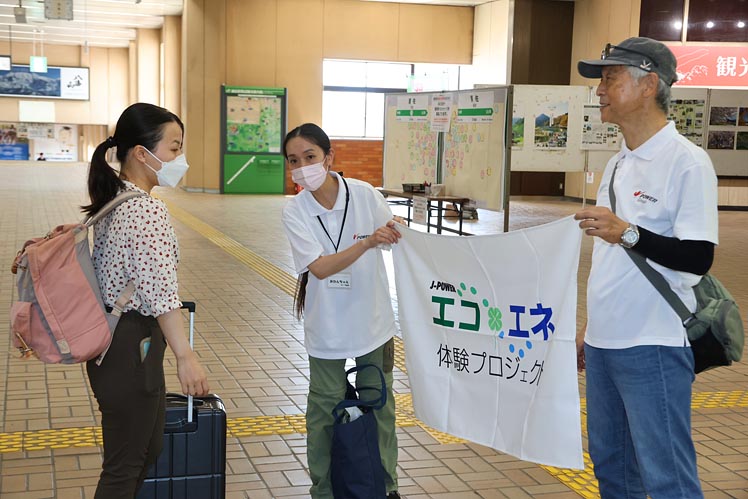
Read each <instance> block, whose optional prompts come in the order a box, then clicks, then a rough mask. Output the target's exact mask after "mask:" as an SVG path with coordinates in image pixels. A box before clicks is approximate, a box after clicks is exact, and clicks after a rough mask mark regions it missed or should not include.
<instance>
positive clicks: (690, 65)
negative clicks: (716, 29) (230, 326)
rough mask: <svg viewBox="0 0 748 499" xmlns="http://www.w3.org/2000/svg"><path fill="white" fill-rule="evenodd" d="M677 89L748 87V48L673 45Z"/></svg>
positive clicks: (671, 46) (671, 48)
mask: <svg viewBox="0 0 748 499" xmlns="http://www.w3.org/2000/svg"><path fill="white" fill-rule="evenodd" d="M669 48H670V50H672V51H673V54H675V58H676V59H677V60H678V68H677V72H678V81H677V82H676V85H677V86H697V87H743V88H745V87H748V46H745V45H743V46H729V45H725V46H722V45H670V46H669Z"/></svg>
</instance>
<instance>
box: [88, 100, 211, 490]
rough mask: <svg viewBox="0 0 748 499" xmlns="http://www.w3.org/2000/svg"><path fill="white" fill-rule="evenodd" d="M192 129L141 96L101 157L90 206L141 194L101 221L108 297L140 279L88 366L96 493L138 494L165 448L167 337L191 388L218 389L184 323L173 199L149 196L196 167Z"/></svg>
mask: <svg viewBox="0 0 748 499" xmlns="http://www.w3.org/2000/svg"><path fill="white" fill-rule="evenodd" d="M183 135H184V126H183V125H182V122H181V121H180V120H179V118H178V117H177V116H176V115H174V114H172V113H170V112H169V111H167V110H166V109H163V108H160V107H157V106H154V105H152V104H144V103H138V104H133V105H132V106H130V107H128V108H127V109H126V110H125V111H124V112H123V113H122V115H121V116H120V118H119V120H118V121H117V127H116V129H115V132H114V136H112V137H109V138H108V139H107V140H105V141H104V142H102V143H101V144H100V145H99V146H98V147H97V148H96V150H95V151H94V153H93V156H92V158H91V168H90V171H89V175H88V192H89V196H90V198H91V204H89V205H88V206H84V207H83V211H84V212H85V213H87V214H89V215H91V214H93V213H96V212H97V211H99V209H101V207H102V206H104V205H105V204H106V203H107V202H109V201H110V200H112V199H113V198H114V197H115V196H116V195H117V194H118V193H120V192H122V191H134V192H137V193H139V194H140V196H139V197H134V198H131V199H129V200H128V201H126V202H124V203H123V204H121V205H119V206H118V207H117V208H115V209H114V210H113V211H112V212H111V213H109V215H107V216H106V217H104V218H103V219H101V221H99V222H98V223H97V224H95V225H94V249H93V254H92V259H93V263H94V270H95V271H96V277H97V278H98V281H99V286H100V287H101V292H102V296H103V298H104V302H105V304H106V305H107V306H108V307H114V305H115V303H114V302H115V301H116V297H118V296H119V295H120V293H122V291H123V289H124V288H125V286H126V285H127V284H128V283H133V284H134V286H135V292H134V293H133V295H132V297H131V298H130V300H129V301H128V302H127V303H126V304H125V305H124V308H123V314H122V316H121V319H120V321H119V323H118V324H117V329H116V330H115V331H114V336H113V337H112V344H111V346H110V347H109V350H108V351H107V355H106V357H105V358H104V361H103V362H102V364H101V365H100V366H97V365H96V362H95V361H90V362H88V363H87V365H86V369H87V371H88V377H89V380H90V382H91V388H92V389H93V392H94V395H95V396H96V400H97V401H98V403H99V409H100V411H101V426H102V432H103V439H104V463H103V466H102V468H103V469H102V472H101V477H100V478H99V483H98V486H97V488H96V495H95V496H94V497H95V498H96V499H119V498H122V499H133V498H134V497H135V496H136V494H137V491H138V489H140V486H141V485H142V484H143V481H144V479H145V475H146V472H147V470H148V468H149V467H150V465H151V464H152V463H153V462H155V460H156V459H157V458H158V456H159V454H160V453H161V443H162V438H163V430H164V414H165V407H166V405H165V404H166V401H165V387H164V371H163V358H164V350H165V347H166V341H165V340H168V345H169V347H170V348H171V349H172V350H173V351H174V355H175V356H176V359H177V374H178V377H179V381H180V383H181V385H182V391H183V392H184V393H185V394H189V395H205V394H207V393H208V391H209V387H208V382H207V379H206V376H205V372H204V370H203V368H202V367H201V366H200V363H199V362H198V360H197V357H196V356H195V355H194V353H193V352H192V350H191V349H190V347H189V343H188V341H187V337H186V335H185V334H184V330H183V329H184V328H183V324H182V314H181V312H180V307H181V302H180V301H179V296H178V294H177V262H178V257H179V247H178V246H177V240H176V236H175V234H174V229H173V228H172V226H171V224H170V222H169V215H168V213H167V211H166V205H165V204H164V203H163V201H160V200H157V199H154V198H152V197H151V196H150V195H149V193H150V192H151V189H152V188H153V187H154V186H155V185H168V186H172V187H174V186H176V185H177V184H178V183H179V180H180V179H181V177H182V175H184V172H185V171H186V170H187V162H186V161H185V160H184V155H183V154H182V138H183ZM112 147H116V148H117V159H118V160H119V163H120V171H119V172H117V171H115V170H114V169H112V167H111V166H110V165H109V164H108V163H107V161H106V152H107V151H108V150H109V149H110V148H112Z"/></svg>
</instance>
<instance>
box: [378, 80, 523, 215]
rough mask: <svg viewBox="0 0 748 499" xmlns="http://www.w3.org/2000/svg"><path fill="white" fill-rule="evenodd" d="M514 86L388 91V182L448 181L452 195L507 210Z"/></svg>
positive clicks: (395, 185)
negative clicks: (509, 109) (509, 122)
mask: <svg viewBox="0 0 748 499" xmlns="http://www.w3.org/2000/svg"><path fill="white" fill-rule="evenodd" d="M509 102H511V88H510V87H490V88H481V89H476V90H462V91H454V92H424V93H415V94H414V93H408V94H388V95H387V97H386V99H385V132H384V186H385V188H387V189H402V184H405V183H422V182H429V183H443V184H444V186H445V189H444V192H442V194H446V195H449V196H462V197H466V198H470V199H471V200H472V201H474V202H475V205H476V206H477V207H479V208H485V209H491V210H501V209H502V204H503V193H504V178H505V175H504V170H505V168H506V165H507V164H508V157H507V156H508V146H507V144H508V140H509V137H508V135H507V131H506V130H507V126H506V123H507V113H506V110H507V105H508V103H509Z"/></svg>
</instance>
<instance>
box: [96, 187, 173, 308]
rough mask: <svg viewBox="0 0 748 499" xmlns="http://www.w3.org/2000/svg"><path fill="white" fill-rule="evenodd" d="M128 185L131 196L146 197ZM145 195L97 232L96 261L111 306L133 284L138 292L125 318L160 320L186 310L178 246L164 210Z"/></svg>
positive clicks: (109, 217)
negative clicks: (130, 313)
mask: <svg viewBox="0 0 748 499" xmlns="http://www.w3.org/2000/svg"><path fill="white" fill-rule="evenodd" d="M124 183H125V190H127V191H139V192H143V193H145V191H143V190H142V189H140V188H139V187H137V186H136V185H135V184H133V183H131V182H128V181H126V180H125V181H124ZM145 194H146V195H145V196H141V197H136V198H133V199H129V200H128V201H125V202H124V203H122V204H121V205H119V206H118V207H116V208H115V209H114V210H113V211H112V212H111V213H109V214H108V215H107V216H106V217H104V218H103V219H102V220H100V221H99V222H98V223H97V224H96V225H95V226H94V247H93V254H92V259H93V265H94V270H95V271H96V277H97V278H98V280H99V286H100V288H101V293H102V296H103V298H104V303H105V304H106V305H107V306H109V307H111V306H113V305H114V303H115V302H116V301H117V297H118V296H119V294H120V293H121V292H122V290H123V289H124V288H125V286H126V285H127V283H128V282H130V281H134V282H135V288H136V290H135V293H134V294H133V296H132V298H131V299H130V301H129V302H128V304H127V305H126V306H125V312H127V311H129V310H137V311H138V312H140V313H141V314H143V315H147V316H152V317H158V316H159V315H162V314H165V313H167V312H170V311H171V310H175V309H178V308H179V307H181V305H182V303H181V302H180V301H179V296H178V293H177V288H178V285H177V264H178V263H179V246H178V244H177V236H176V234H175V233H174V228H173V227H172V226H171V223H170V222H169V213H168V212H167V211H166V205H165V204H164V202H163V201H161V200H159V199H154V198H152V197H151V196H150V195H148V194H147V193H145Z"/></svg>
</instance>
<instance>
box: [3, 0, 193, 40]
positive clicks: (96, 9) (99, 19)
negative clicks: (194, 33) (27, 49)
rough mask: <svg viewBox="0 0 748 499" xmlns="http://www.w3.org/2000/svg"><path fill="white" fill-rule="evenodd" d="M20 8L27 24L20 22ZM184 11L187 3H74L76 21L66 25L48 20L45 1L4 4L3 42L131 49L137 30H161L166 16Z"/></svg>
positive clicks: (162, 0)
mask: <svg viewBox="0 0 748 499" xmlns="http://www.w3.org/2000/svg"><path fill="white" fill-rule="evenodd" d="M50 1H52V0H50ZM54 1H55V3H61V2H62V3H64V2H65V1H66V0H54ZM19 6H20V7H22V8H23V9H24V13H25V18H26V22H25V23H23V22H17V19H16V15H15V13H14V9H16V8H18V7H19ZM182 7H183V0H139V1H136V0H73V20H72V21H66V20H51V19H46V18H45V17H44V0H20V1H19V0H0V41H6V40H8V38H11V39H12V41H14V42H15V41H18V42H33V41H36V42H39V41H43V42H44V43H50V44H55V45H85V44H86V43H88V45H89V46H99V47H127V46H128V45H129V43H130V41H131V40H135V37H136V33H137V31H136V30H137V28H160V27H161V26H162V25H163V17H164V16H174V15H180V14H181V13H182Z"/></svg>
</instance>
